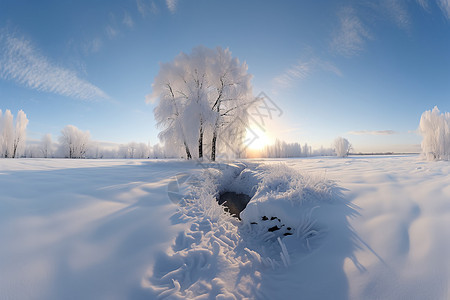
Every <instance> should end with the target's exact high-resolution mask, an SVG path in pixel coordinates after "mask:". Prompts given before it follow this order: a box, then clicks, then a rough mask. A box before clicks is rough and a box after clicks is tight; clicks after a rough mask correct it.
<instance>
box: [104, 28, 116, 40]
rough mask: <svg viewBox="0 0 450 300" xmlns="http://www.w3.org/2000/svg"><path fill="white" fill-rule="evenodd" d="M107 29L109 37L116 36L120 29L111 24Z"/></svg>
mask: <svg viewBox="0 0 450 300" xmlns="http://www.w3.org/2000/svg"><path fill="white" fill-rule="evenodd" d="M105 30H106V34H107V35H108V37H109V38H110V39H113V38H115V37H116V36H117V35H118V34H119V31H118V30H117V29H115V28H114V27H112V26H111V25H107V26H106V29H105Z"/></svg>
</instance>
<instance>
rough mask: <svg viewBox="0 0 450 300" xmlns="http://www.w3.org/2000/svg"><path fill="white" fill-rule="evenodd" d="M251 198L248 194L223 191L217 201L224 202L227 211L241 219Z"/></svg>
mask: <svg viewBox="0 0 450 300" xmlns="http://www.w3.org/2000/svg"><path fill="white" fill-rule="evenodd" d="M250 199H251V197H250V196H249V195H246V194H238V193H235V192H223V193H221V194H220V195H219V198H218V199H217V202H219V204H223V205H224V206H225V210H226V211H229V212H230V214H231V215H232V216H235V217H237V218H238V219H239V220H240V219H241V217H240V213H241V211H243V210H244V208H245V207H246V206H247V204H248V202H249V201H250Z"/></svg>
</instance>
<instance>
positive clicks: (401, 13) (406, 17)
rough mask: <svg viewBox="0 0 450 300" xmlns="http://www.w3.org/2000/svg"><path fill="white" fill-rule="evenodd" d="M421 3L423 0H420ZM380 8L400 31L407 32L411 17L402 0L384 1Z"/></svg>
mask: <svg viewBox="0 0 450 300" xmlns="http://www.w3.org/2000/svg"><path fill="white" fill-rule="evenodd" d="M422 2H423V0H422ZM423 4H424V3H421V5H423ZM382 6H383V8H384V10H385V11H386V13H387V15H388V16H389V18H390V19H391V20H393V21H394V22H395V23H396V24H397V26H398V27H400V28H401V29H405V30H409V29H410V27H411V16H410V14H409V12H408V10H407V9H406V5H405V3H404V2H403V0H384V1H383V2H382Z"/></svg>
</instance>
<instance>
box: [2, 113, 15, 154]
mask: <svg viewBox="0 0 450 300" xmlns="http://www.w3.org/2000/svg"><path fill="white" fill-rule="evenodd" d="M1 123H2V132H1V135H2V155H1V156H2V157H12V154H13V151H14V150H13V149H14V126H13V115H12V114H11V111H10V110H9V109H7V110H6V111H5V113H4V115H3V116H2V120H1Z"/></svg>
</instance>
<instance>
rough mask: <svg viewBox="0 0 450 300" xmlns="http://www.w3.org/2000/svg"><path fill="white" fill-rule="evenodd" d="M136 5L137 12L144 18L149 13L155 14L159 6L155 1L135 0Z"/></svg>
mask: <svg viewBox="0 0 450 300" xmlns="http://www.w3.org/2000/svg"><path fill="white" fill-rule="evenodd" d="M136 6H137V9H138V12H139V13H140V14H141V16H142V17H144V18H145V17H147V16H148V15H149V14H150V13H152V14H157V13H158V12H159V8H158V6H157V5H156V3H155V1H148V0H136Z"/></svg>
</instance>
